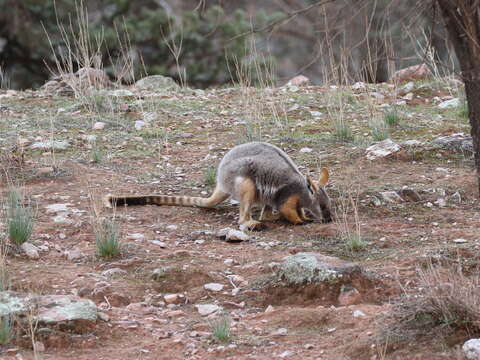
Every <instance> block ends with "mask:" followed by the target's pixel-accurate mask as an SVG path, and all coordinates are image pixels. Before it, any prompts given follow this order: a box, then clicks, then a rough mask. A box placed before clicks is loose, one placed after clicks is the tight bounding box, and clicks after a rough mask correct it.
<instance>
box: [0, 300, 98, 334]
mask: <svg viewBox="0 0 480 360" xmlns="http://www.w3.org/2000/svg"><path fill="white" fill-rule="evenodd" d="M30 314H32V315H33V319H34V320H35V321H37V322H38V323H39V324H41V325H42V326H53V327H56V326H61V327H62V328H68V329H69V330H71V331H74V332H77V333H83V332H85V331H89V330H91V328H92V327H93V326H94V325H95V323H96V321H97V306H96V305H95V303H94V302H93V301H91V300H89V299H82V298H79V297H77V296H73V295H44V296H30V295H20V294H16V293H12V292H0V316H9V315H15V316H16V317H18V318H23V317H26V316H28V315H30Z"/></svg>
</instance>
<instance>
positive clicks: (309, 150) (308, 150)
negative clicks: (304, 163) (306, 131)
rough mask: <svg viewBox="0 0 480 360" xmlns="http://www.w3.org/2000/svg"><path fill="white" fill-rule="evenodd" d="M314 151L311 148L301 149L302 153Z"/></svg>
mask: <svg viewBox="0 0 480 360" xmlns="http://www.w3.org/2000/svg"><path fill="white" fill-rule="evenodd" d="M312 151H313V149H311V148H309V147H304V148H301V149H300V152H301V153H311V152H312Z"/></svg>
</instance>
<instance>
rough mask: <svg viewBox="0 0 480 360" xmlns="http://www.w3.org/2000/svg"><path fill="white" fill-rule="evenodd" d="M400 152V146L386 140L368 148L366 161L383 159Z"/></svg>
mask: <svg viewBox="0 0 480 360" xmlns="http://www.w3.org/2000/svg"><path fill="white" fill-rule="evenodd" d="M400 150H401V147H400V145H398V144H396V143H394V142H393V141H392V140H391V139H386V140H383V141H380V142H377V143H376V144H373V145H371V146H369V147H368V148H367V150H366V156H367V159H368V160H375V159H377V158H385V157H388V156H390V155H392V154H394V153H396V152H399V151H400Z"/></svg>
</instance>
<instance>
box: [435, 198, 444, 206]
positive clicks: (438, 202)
mask: <svg viewBox="0 0 480 360" xmlns="http://www.w3.org/2000/svg"><path fill="white" fill-rule="evenodd" d="M435 205H437V206H438V207H442V208H443V207H445V206H447V201H446V200H445V199H442V198H440V199H438V200H437V201H435Z"/></svg>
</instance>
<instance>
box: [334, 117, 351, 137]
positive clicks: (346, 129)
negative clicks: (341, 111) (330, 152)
mask: <svg viewBox="0 0 480 360" xmlns="http://www.w3.org/2000/svg"><path fill="white" fill-rule="evenodd" d="M333 129H334V134H333V136H334V137H335V138H336V139H337V140H340V141H345V142H347V141H352V140H353V134H352V129H351V128H350V125H349V124H348V122H347V121H346V120H345V119H344V118H343V117H336V118H335V119H334V121H333Z"/></svg>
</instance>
